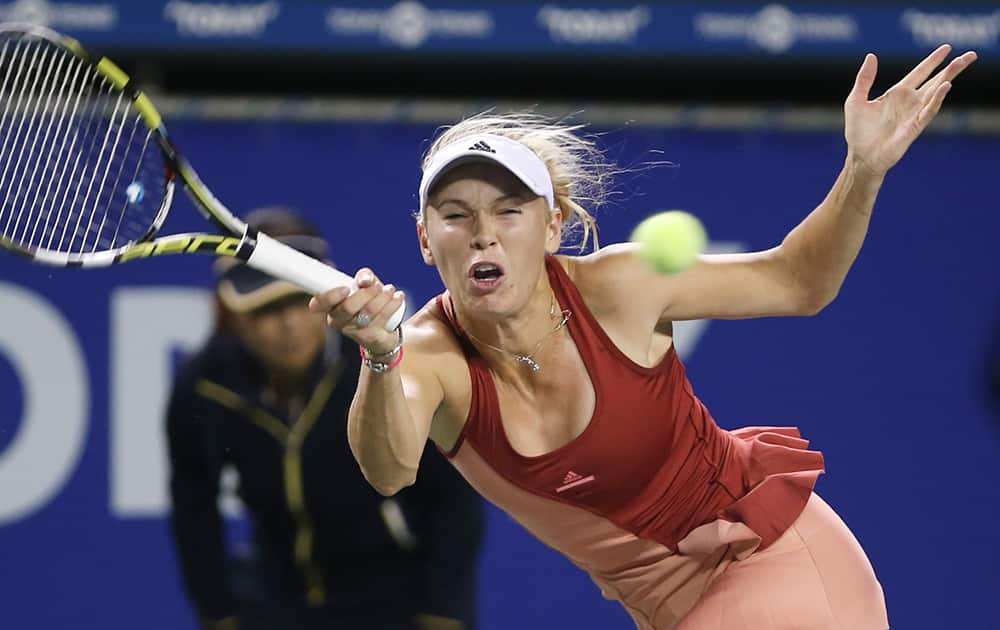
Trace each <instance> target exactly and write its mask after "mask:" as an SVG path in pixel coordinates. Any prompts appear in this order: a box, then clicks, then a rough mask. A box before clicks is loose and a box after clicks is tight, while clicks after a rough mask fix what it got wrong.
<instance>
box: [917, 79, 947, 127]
mask: <svg viewBox="0 0 1000 630" xmlns="http://www.w3.org/2000/svg"><path fill="white" fill-rule="evenodd" d="M949 90H951V83H950V82H945V83H942V84H940V85H939V86H938V87H937V89H936V90H934V93H933V94H932V95H931V98H930V100H928V101H927V103H926V104H925V105H924V107H923V109H921V110H920V113H919V114H917V128H918V129H919V130H920V131H923V130H924V129H926V128H927V125H929V124H930V122H931V121H932V120H934V117H935V116H937V113H938V112H939V111H941V104H942V103H944V97H945V96H947V95H948V91H949Z"/></svg>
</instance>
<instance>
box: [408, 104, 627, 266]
mask: <svg viewBox="0 0 1000 630" xmlns="http://www.w3.org/2000/svg"><path fill="white" fill-rule="evenodd" d="M584 127H585V125H583V124H570V123H567V122H565V121H564V120H553V119H550V118H547V117H545V116H542V115H540V114H536V113H533V112H510V113H504V114H494V113H493V112H490V111H487V112H483V113H480V114H476V115H475V116H472V117H471V118H466V119H465V120H463V121H461V122H459V123H457V124H455V125H452V126H451V127H446V128H445V129H444V131H442V132H441V133H440V135H438V137H437V138H436V139H435V140H434V142H433V143H432V144H431V147H430V148H429V149H428V150H427V153H426V154H425V155H424V159H423V163H422V168H424V169H426V168H427V166H428V165H429V164H430V162H431V160H432V159H433V158H434V155H435V154H436V153H437V152H438V151H440V150H441V149H442V148H443V147H445V146H448V145H450V144H451V143H453V142H455V141H457V140H460V139H462V138H464V137H467V136H472V135H477V134H484V133H487V134H493V135H497V136H503V137H506V138H510V139H511V140H516V141H517V142H520V143H521V144H523V145H525V146H527V147H528V148H529V149H531V150H532V151H534V152H535V154H536V155H537V156H538V157H539V158H541V160H542V162H544V163H545V166H546V168H548V171H549V177H551V178H552V188H553V192H554V193H555V202H556V206H557V207H558V208H559V209H561V210H562V213H563V236H562V242H561V243H560V247H565V246H566V245H567V244H570V243H567V236H568V235H572V234H574V233H576V232H582V234H581V236H580V239H579V248H580V251H583V249H584V248H585V247H586V246H587V241H589V240H590V239H591V237H593V241H594V249H595V250H596V249H597V248H598V247H599V243H598V240H597V220H596V219H595V218H594V216H593V215H592V214H591V213H590V212H589V211H588V210H587V209H586V207H585V206H590V207H592V208H598V207H600V206H601V205H603V204H604V203H606V201H607V198H608V195H609V193H610V190H609V185H610V182H611V180H612V178H613V177H614V175H615V174H616V173H617V172H618V171H617V170H616V169H615V168H614V167H613V166H612V165H611V164H609V163H608V162H607V161H606V160H605V157H604V154H603V153H602V152H601V150H600V149H599V148H598V147H597V144H596V143H595V142H594V140H593V138H592V137H587V136H584V135H581V134H579V133H578V132H579V131H580V130H582V129H584ZM423 219H424V217H423V216H422V215H421V216H420V217H418V220H420V221H423Z"/></svg>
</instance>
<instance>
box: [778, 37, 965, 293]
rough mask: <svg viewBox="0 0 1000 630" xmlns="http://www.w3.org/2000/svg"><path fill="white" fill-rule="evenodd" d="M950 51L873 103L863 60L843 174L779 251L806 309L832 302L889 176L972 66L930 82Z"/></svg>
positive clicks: (851, 103) (850, 102)
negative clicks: (961, 75) (800, 289)
mask: <svg viewBox="0 0 1000 630" xmlns="http://www.w3.org/2000/svg"><path fill="white" fill-rule="evenodd" d="M950 50H951V47H950V46H947V45H945V46H940V47H939V48H938V49H937V50H935V51H934V52H933V53H931V54H930V55H929V56H928V57H927V58H926V59H924V60H923V61H922V62H921V63H920V64H919V65H917V66H916V67H915V68H914V69H913V70H912V71H910V73H909V74H908V75H907V76H906V77H904V78H903V80H902V81H900V82H899V83H897V84H896V85H894V86H893V87H891V88H890V89H889V90H888V91H887V92H886V93H885V94H883V95H882V96H880V97H879V98H877V99H875V100H868V94H869V91H870V90H871V87H872V84H873V83H874V81H875V74H876V71H877V65H878V61H877V59H876V57H875V55H872V54H869V55H868V56H866V57H865V61H864V63H863V64H862V65H861V69H860V70H859V71H858V76H857V80H856V81H855V83H854V88H853V89H852V90H851V93H850V94H849V95H848V97H847V101H846V102H845V103H844V135H845V137H846V139H847V159H846V161H845V164H844V168H843V170H842V171H841V172H840V176H839V177H838V178H837V181H836V183H834V185H833V188H832V189H831V190H830V192H829V194H827V196H826V198H825V199H824V200H823V202H822V203H821V204H820V205H819V206H818V207H817V208H816V209H815V210H814V211H813V212H812V213H810V214H809V216H807V217H806V218H805V220H804V221H802V223H800V224H799V225H798V226H797V227H796V228H795V229H793V230H792V231H791V232H790V233H789V234H788V236H786V237H785V239H784V241H782V243H781V246H780V247H781V249H782V250H783V255H784V256H786V257H787V258H788V267H789V268H790V269H791V270H792V271H793V272H794V273H795V274H796V276H797V278H796V281H797V282H796V284H798V285H800V286H801V287H803V291H804V294H805V295H806V296H807V299H806V304H807V305H808V306H809V307H810V310H818V309H819V308H822V307H823V306H825V305H826V304H828V303H829V302H830V301H831V300H833V298H834V297H835V296H836V295H837V292H838V291H839V290H840V287H841V285H842V284H843V282H844V278H845V277H846V276H847V272H848V270H849V269H850V268H851V265H852V264H853V263H854V259H855V258H856V257H857V255H858V252H859V251H860V250H861V244H862V242H863V241H864V239H865V235H866V233H867V231H868V223H869V220H870V218H871V214H872V208H873V207H874V205H875V197H876V195H877V194H878V191H879V188H880V187H881V185H882V181H883V179H884V178H885V175H886V173H887V172H888V171H889V169H890V168H892V167H893V166H894V165H895V164H896V163H897V162H899V160H900V159H901V158H902V157H903V155H904V154H905V153H906V151H907V149H909V147H910V145H911V144H913V141H914V140H916V139H917V137H918V136H919V135H920V134H921V133H922V132H923V130H924V129H926V128H927V125H928V124H930V122H931V121H932V120H933V119H934V117H935V116H936V115H937V113H938V111H940V109H941V104H942V103H943V102H944V97H945V95H946V94H947V93H948V90H949V89H951V81H952V80H953V79H954V78H955V77H957V76H958V75H959V74H960V73H961V72H962V71H963V70H965V68H967V67H968V66H969V65H970V64H971V63H972V62H973V61H975V59H976V53H974V52H968V53H965V54H964V55H961V56H959V57H956V58H955V59H953V60H952V61H951V63H949V64H948V65H947V66H946V67H945V68H944V69H943V70H941V71H940V72H938V73H937V74H936V75H934V76H933V77H931V78H930V79H928V77H930V75H931V73H932V72H933V71H934V69H935V68H936V67H937V66H939V65H940V64H941V63H942V62H943V61H944V60H945V59H946V58H947V56H948V53H949V51H950Z"/></svg>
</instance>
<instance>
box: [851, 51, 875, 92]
mask: <svg viewBox="0 0 1000 630" xmlns="http://www.w3.org/2000/svg"><path fill="white" fill-rule="evenodd" d="M876 74H878V57H876V56H875V55H873V54H871V53H868V54H867V55H865V60H864V61H863V62H862V63H861V68H860V69H859V70H858V76H857V77H856V78H855V79H854V87H853V88H852V89H851V93H850V94H848V96H847V101H848V102H851V101H867V100H868V93H869V92H871V89H872V85H873V84H874V83H875V75H876Z"/></svg>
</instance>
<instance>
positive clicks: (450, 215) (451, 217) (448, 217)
mask: <svg viewBox="0 0 1000 630" xmlns="http://www.w3.org/2000/svg"><path fill="white" fill-rule="evenodd" d="M464 216H465V215H464V214H446V215H444V218H445V219H446V220H452V219H461V218H463V217H464Z"/></svg>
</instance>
